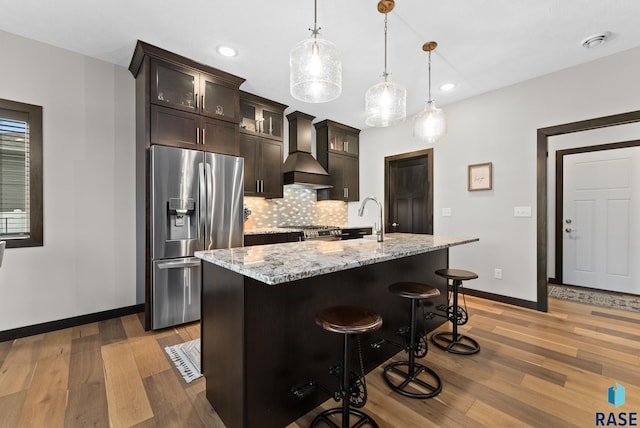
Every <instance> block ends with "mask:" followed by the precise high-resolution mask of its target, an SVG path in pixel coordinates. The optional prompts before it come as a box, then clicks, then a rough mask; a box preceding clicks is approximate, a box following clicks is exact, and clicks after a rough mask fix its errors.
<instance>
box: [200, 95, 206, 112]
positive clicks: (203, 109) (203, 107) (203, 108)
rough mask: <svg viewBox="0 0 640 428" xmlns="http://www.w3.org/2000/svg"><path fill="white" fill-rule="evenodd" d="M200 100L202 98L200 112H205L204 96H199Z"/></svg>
mask: <svg viewBox="0 0 640 428" xmlns="http://www.w3.org/2000/svg"><path fill="white" fill-rule="evenodd" d="M200 98H202V102H201V104H202V111H205V110H206V107H205V105H204V95H201V96H200Z"/></svg>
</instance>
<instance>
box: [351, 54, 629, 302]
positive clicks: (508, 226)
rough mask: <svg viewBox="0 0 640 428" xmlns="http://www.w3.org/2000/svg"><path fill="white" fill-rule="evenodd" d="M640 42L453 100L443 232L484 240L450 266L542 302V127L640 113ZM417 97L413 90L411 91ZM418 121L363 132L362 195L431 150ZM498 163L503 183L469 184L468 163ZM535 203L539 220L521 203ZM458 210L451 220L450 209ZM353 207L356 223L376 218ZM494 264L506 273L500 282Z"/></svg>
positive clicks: (461, 251)
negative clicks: (391, 170)
mask: <svg viewBox="0 0 640 428" xmlns="http://www.w3.org/2000/svg"><path fill="white" fill-rule="evenodd" d="M638 76H640V49H639V48H636V49H632V50H629V51H626V52H622V53H620V54H616V55H612V56H609V57H606V58H603V59H600V60H597V61H593V62H591V63H588V64H584V65H581V66H577V67H573V68H570V69H567V70H563V71H560V72H557V73H553V74H550V75H547V76H543V77H540V78H537V79H533V80H530V81H527V82H523V83H520V84H517V85H513V86H510V87H507V88H503V89H501V90H497V91H494V92H490V93H486V94H483V95H480V96H477V97H474V98H470V99H467V100H464V101H461V102H458V103H456V104H452V105H448V106H446V107H445V111H446V113H447V119H448V135H447V136H446V137H444V138H443V139H442V140H440V141H439V142H437V143H435V144H434V145H433V147H434V162H435V163H434V233H435V234H438V235H454V236H474V237H479V238H480V242H478V243H474V244H469V245H464V246H460V247H455V248H452V249H451V250H450V265H451V266H452V267H458V268H462V269H469V270H472V271H475V272H476V273H478V275H479V276H480V277H479V279H477V280H474V281H473V282H472V283H470V284H468V286H469V287H470V288H473V289H476V290H481V291H486V292H490V293H495V294H499V295H503V296H509V297H514V298H518V299H524V300H528V301H535V300H536V298H537V297H536V293H537V292H536V269H537V264H536V214H535V213H536V197H537V194H536V130H537V129H538V128H543V127H548V126H553V125H559V124H564V123H568V122H574V121H580V120H586V119H591V118H596V117H601V116H608V115H612V114H618V113H625V112H629V111H635V110H640V81H639V80H638ZM409 96H411V94H409ZM411 133H412V123H411V119H408V120H407V121H406V122H405V123H403V124H400V125H397V126H395V127H392V128H387V129H368V130H365V131H363V132H362V133H361V134H360V159H361V163H360V195H361V199H363V198H364V197H366V196H369V195H375V196H378V197H379V198H383V196H384V176H383V175H384V168H383V167H384V157H385V156H389V155H395V154H399V153H405V152H411V151H414V150H420V149H423V148H425V147H427V146H426V145H424V144H423V143H419V142H417V141H416V140H414V139H413V137H412V135H411ZM481 162H493V190H490V191H477V192H468V191H467V182H466V180H467V165H469V164H475V163H481ZM515 206H530V207H531V209H532V217H531V218H514V216H513V207H515ZM445 207H447V208H451V211H452V216H451V217H442V216H441V215H440V214H441V212H442V208H445ZM356 210H357V204H355V203H352V204H349V222H350V223H354V224H372V222H373V221H374V217H373V210H369V216H368V217H367V218H366V219H362V218H358V217H357V215H356ZM494 268H500V269H502V271H503V279H502V280H498V279H494V275H493V273H494Z"/></svg>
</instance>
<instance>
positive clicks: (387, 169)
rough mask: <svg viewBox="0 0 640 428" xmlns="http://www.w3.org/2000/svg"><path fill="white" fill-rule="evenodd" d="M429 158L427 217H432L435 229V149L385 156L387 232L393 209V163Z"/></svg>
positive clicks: (385, 216) (385, 214) (385, 215)
mask: <svg viewBox="0 0 640 428" xmlns="http://www.w3.org/2000/svg"><path fill="white" fill-rule="evenodd" d="M422 157H426V158H427V186H428V192H429V195H430V197H429V201H428V203H427V211H428V212H427V215H431V219H430V221H431V225H432V227H433V148H430V149H424V150H417V151H415V152H409V153H401V154H399V155H393V156H385V157H384V206H385V207H386V212H385V213H384V218H385V219H386V221H385V232H387V231H388V229H389V227H388V224H387V223H388V219H389V210H390V207H391V203H390V194H389V193H390V192H389V184H390V183H389V173H390V170H391V162H395V161H399V160H407V159H414V158H415V159H417V158H422Z"/></svg>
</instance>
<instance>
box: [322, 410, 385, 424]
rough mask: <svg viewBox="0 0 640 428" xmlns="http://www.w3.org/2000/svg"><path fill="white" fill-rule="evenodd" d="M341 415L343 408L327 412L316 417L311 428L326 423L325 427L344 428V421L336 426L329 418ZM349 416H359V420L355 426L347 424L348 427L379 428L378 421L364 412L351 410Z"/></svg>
mask: <svg viewBox="0 0 640 428" xmlns="http://www.w3.org/2000/svg"><path fill="white" fill-rule="evenodd" d="M341 414H342V408H341V407H336V408H334V409H329V410H325V411H324V412H322V413H320V414H319V415H318V416H316V417H315V418H314V419H313V422H311V428H313V427H316V426H318V424H320V423H324V424H325V425H327V426H330V427H332V428H342V427H344V426H345V424H343V423H342V421H341V423H340V424H336V423H335V422H334V421H332V420H331V419H329V416H331V415H341ZM349 415H353V416H357V417H358V418H359V419H358V420H357V421H356V423H355V424H353V425H348V424H347V426H352V427H364V426H370V427H373V428H379V427H378V424H377V423H376V421H374V420H373V419H372V418H371V416H369V415H367V414H366V413H364V412H361V411H360V410H355V409H349Z"/></svg>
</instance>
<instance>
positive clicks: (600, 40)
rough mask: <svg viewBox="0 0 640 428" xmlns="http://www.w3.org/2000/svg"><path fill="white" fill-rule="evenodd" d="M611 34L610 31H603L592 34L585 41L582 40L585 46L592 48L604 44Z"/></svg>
mask: <svg viewBox="0 0 640 428" xmlns="http://www.w3.org/2000/svg"><path fill="white" fill-rule="evenodd" d="M610 35H611V33H609V32H608V31H604V32H602V33H598V34H594V35H592V36H589V37H587V38H586V39H584V40H583V41H581V42H580V44H581V45H582V47H583V48H585V49H591V48H595V47H597V46H600V45H603V44H604V42H605V41H606V40H607V38H608V37H609V36H610Z"/></svg>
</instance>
